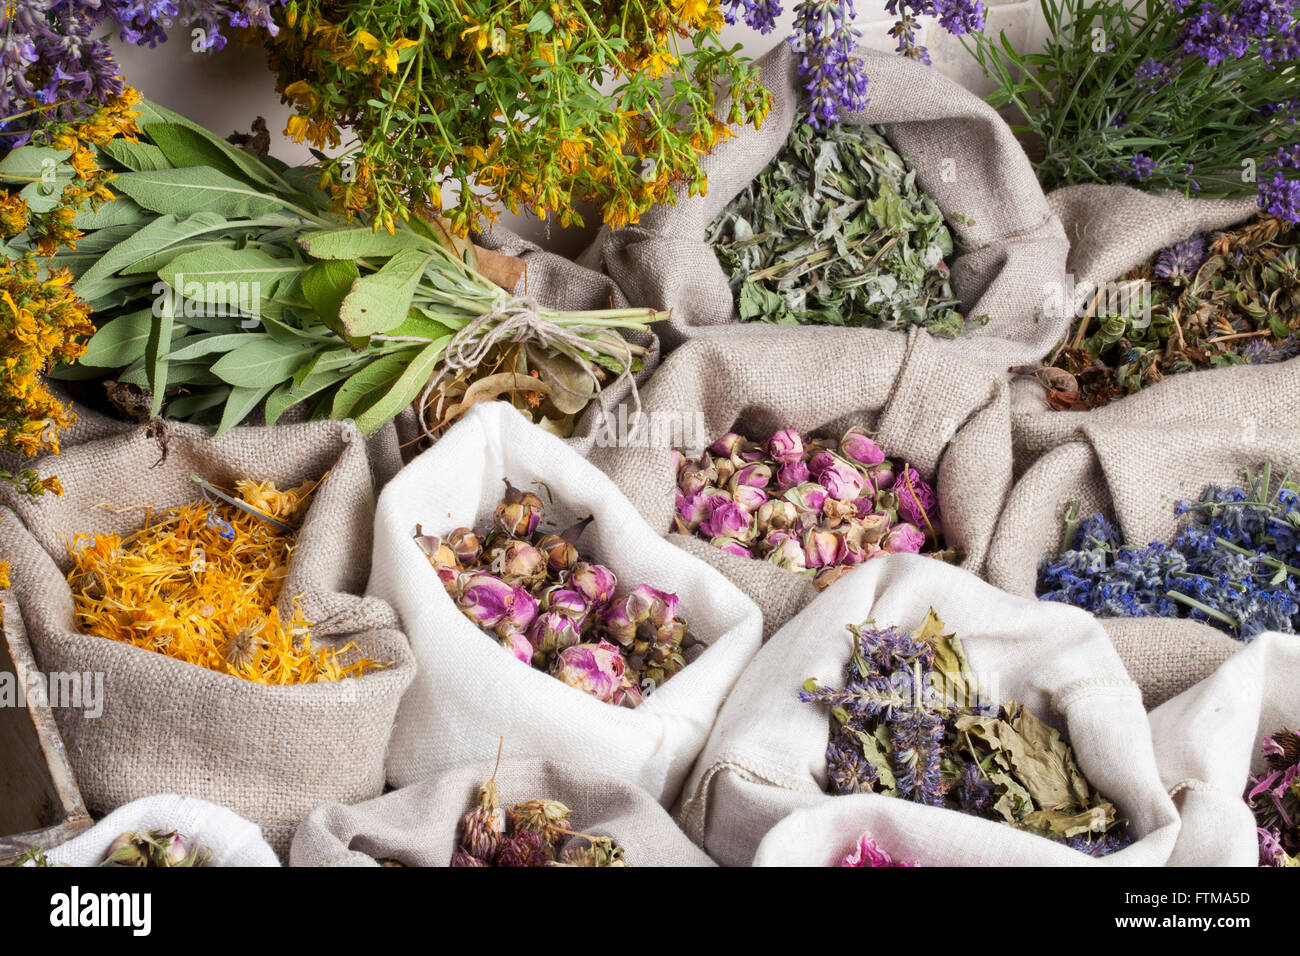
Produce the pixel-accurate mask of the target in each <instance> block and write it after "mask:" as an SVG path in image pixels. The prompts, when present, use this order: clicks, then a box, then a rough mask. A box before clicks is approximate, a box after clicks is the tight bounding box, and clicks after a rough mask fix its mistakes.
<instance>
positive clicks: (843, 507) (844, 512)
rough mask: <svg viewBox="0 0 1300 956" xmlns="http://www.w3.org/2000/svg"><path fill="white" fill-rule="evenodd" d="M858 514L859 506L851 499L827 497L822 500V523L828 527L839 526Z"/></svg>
mask: <svg viewBox="0 0 1300 956" xmlns="http://www.w3.org/2000/svg"><path fill="white" fill-rule="evenodd" d="M857 516H858V506H857V504H855V503H854V502H851V501H840V500H839V499H837V498H827V499H826V500H825V501H823V502H822V517H823V519H824V520H823V522H822V524H823V525H824V526H825V527H827V528H838V527H839V526H840V525H842V524H843V523H844V522H845V521H847V520H848V519H849V518H856V517H857Z"/></svg>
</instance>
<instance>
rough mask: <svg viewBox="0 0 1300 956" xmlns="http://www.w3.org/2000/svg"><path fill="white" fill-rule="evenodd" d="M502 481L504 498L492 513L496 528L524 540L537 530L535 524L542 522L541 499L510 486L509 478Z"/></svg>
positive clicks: (529, 492)
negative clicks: (503, 483) (504, 490)
mask: <svg viewBox="0 0 1300 956" xmlns="http://www.w3.org/2000/svg"><path fill="white" fill-rule="evenodd" d="M502 480H503V481H505V483H506V493H505V497H504V498H503V499H502V500H501V504H499V505H497V508H496V511H495V512H494V513H493V517H494V518H495V520H496V525H497V528H499V529H500V530H501V531H504V532H505V533H506V534H508V535H513V536H515V537H517V538H526V537H528V536H529V535H530V534H532V533H533V532H534V531H536V530H537V523H538V522H539V521H541V520H542V499H541V498H539V497H537V495H535V494H533V493H532V492H531V491H520V490H519V489H518V488H516V487H515V486H514V485H512V484H510V479H509V478H504V479H502Z"/></svg>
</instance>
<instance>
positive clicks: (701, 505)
mask: <svg viewBox="0 0 1300 956" xmlns="http://www.w3.org/2000/svg"><path fill="white" fill-rule="evenodd" d="M676 501H677V503H676V506H675V509H674V511H675V522H674V524H675V526H676V528H677V530H678V531H680V532H682V533H683V534H691V533H693V532H694V531H695V530H696V529H697V528H699V526H700V522H701V521H703V520H704V519H705V518H707V517H708V516H709V499H708V496H707V495H705V494H703V493H697V494H693V495H688V494H683V493H682V491H681V490H680V489H679V490H678V492H677V497H676Z"/></svg>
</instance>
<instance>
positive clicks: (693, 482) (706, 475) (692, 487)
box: [677, 455, 725, 495]
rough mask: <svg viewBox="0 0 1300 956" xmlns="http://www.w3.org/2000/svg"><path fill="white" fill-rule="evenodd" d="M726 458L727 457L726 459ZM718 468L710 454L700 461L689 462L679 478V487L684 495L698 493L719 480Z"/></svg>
mask: <svg viewBox="0 0 1300 956" xmlns="http://www.w3.org/2000/svg"><path fill="white" fill-rule="evenodd" d="M724 460H725V459H724ZM718 480H719V478H718V469H717V468H715V467H714V465H713V461H712V459H710V458H709V456H708V455H705V456H703V457H702V458H701V459H700V460H699V461H698V462H689V461H688V462H687V463H686V466H685V467H684V468H683V469H682V471H681V474H680V475H679V476H678V479H677V487H678V488H679V489H681V492H682V494H684V495H697V494H699V493H700V492H701V491H703V490H704V489H705V488H708V487H709V486H711V485H713V484H716V483H717V482H718Z"/></svg>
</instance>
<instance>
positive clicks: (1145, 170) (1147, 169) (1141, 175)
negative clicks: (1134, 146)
mask: <svg viewBox="0 0 1300 956" xmlns="http://www.w3.org/2000/svg"><path fill="white" fill-rule="evenodd" d="M1155 171H1156V161H1155V160H1154V159H1152V158H1151V157H1150V156H1148V155H1146V153H1134V154H1133V158H1132V159H1131V160H1129V165H1128V166H1127V167H1126V168H1125V167H1121V169H1120V172H1121V173H1122V174H1123V175H1125V176H1128V177H1130V178H1132V179H1136V180H1138V181H1139V182H1141V181H1142V180H1144V179H1150V178H1151V174H1152V173H1154V172H1155Z"/></svg>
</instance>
